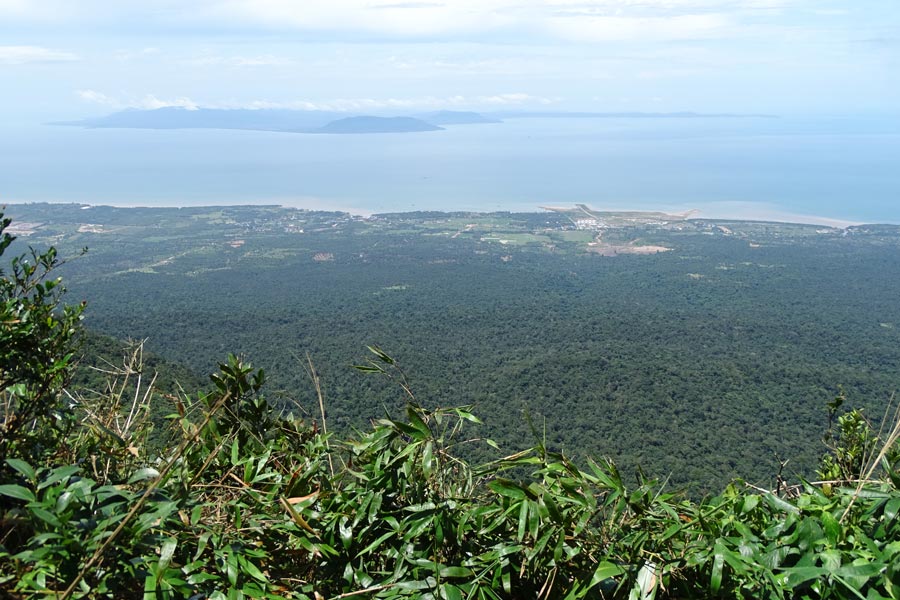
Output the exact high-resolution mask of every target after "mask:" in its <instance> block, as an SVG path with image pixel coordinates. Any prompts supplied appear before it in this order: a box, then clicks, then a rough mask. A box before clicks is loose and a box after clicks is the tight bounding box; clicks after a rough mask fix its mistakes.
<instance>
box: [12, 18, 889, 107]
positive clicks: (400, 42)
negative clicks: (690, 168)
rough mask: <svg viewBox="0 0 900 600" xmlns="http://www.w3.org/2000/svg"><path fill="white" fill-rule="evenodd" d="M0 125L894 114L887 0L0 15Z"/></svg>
mask: <svg viewBox="0 0 900 600" xmlns="http://www.w3.org/2000/svg"><path fill="white" fill-rule="evenodd" d="M0 90H2V93H0V119H2V120H3V122H9V121H10V120H23V121H29V120H53V119H59V120H64V119H77V118H83V117H91V116H98V115H103V114H107V113H110V112H113V111H116V110H122V109H125V108H145V109H149V108H158V107H163V106H183V107H186V108H197V107H225V108H238V107H240V108H266V107H278V108H297V109H327V110H343V111H349V112H355V113H377V112H380V111H396V112H404V111H408V112H412V111H427V110H434V109H458V110H464V109H466V110H483V111H486V110H498V109H502V110H508V109H521V110H593V111H623V110H627V111H648V112H670V111H698V112H740V113H767V114H807V113H811V114H842V115H849V114H854V115H859V114H863V115H865V114H873V115H878V114H885V113H897V112H900V2H898V1H896V0H743V1H740V0H571V1H570V0H531V1H528V2H521V1H511V0H449V1H441V0H412V1H404V0H327V1H326V0H188V1H186V0H0Z"/></svg>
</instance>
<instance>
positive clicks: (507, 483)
mask: <svg viewBox="0 0 900 600" xmlns="http://www.w3.org/2000/svg"><path fill="white" fill-rule="evenodd" d="M488 487H489V488H491V489H492V490H493V491H494V492H496V493H498V494H500V495H501V496H505V497H507V498H512V499H514V500H521V499H523V498H525V495H526V494H525V490H524V489H523V488H522V486H520V485H519V484H517V483H516V482H514V481H511V480H509V479H494V480H493V481H491V482H490V483H488Z"/></svg>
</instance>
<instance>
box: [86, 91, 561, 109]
mask: <svg viewBox="0 0 900 600" xmlns="http://www.w3.org/2000/svg"><path fill="white" fill-rule="evenodd" d="M75 94H76V95H77V96H78V97H79V98H80V99H81V100H83V101H85V102H90V103H92V104H100V105H103V106H108V107H110V108H113V109H116V110H121V109H125V108H138V109H143V110H154V109H157V108H167V107H173V106H178V107H182V108H186V109H188V110H197V109H199V108H232V109H234V108H246V109H251V110H259V109H289V110H325V111H335V112H364V111H374V110H426V109H441V108H460V107H469V108H477V107H491V106H494V107H496V106H528V105H532V106H534V105H541V106H546V105H548V104H554V103H556V102H559V101H560V99H558V98H545V97H542V96H533V95H531V94H524V93H507V94H495V95H486V96H461V95H456V96H443V97H439V96H419V97H412V98H335V99H332V100H322V101H312V100H290V101H282V102H275V101H270V100H251V101H247V102H220V103H212V104H206V103H198V102H195V101H194V100H192V99H190V98H187V97H183V96H182V97H177V98H174V99H172V100H163V99H160V98H158V97H157V96H155V95H153V94H148V95H145V96H143V97H140V98H130V99H125V100H123V99H120V98H115V97H112V96H108V95H107V94H104V93H102V92H98V91H96V90H78V91H76V92H75Z"/></svg>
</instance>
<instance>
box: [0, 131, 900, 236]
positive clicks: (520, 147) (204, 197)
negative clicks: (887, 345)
mask: <svg viewBox="0 0 900 600" xmlns="http://www.w3.org/2000/svg"><path fill="white" fill-rule="evenodd" d="M898 158H900V119H895V120H885V119H883V118H881V119H878V120H865V119H849V118H835V119H824V118H818V119H809V118H790V117H782V118H704V119H699V118H695V119H618V118H616V119H552V118H542V119H509V120H507V121H505V122H504V123H501V124H490V125H466V126H452V127H448V128H447V130H446V131H438V132H432V133H416V134H372V135H308V134H290V133H269V132H258V131H234V130H140V129H80V128H75V127H60V126H49V125H42V126H11V127H6V128H5V130H4V135H3V136H2V138H0V164H2V167H0V194H2V196H0V201H3V202H25V201H52V202H84V203H90V204H113V205H123V206H124V205H144V206H195V205H208V204H233V203H254V204H258V203H267V204H271V203H275V204H285V205H292V206H298V207H303V208H310V209H340V210H349V211H351V212H355V213H377V212H394V211H411V210H445V211H449V210H472V211H496V210H509V211H534V210H537V209H538V206H545V205H567V204H573V203H582V202H583V203H587V204H589V205H591V206H593V207H595V208H598V209H629V210H687V209H691V208H697V209H699V210H700V211H701V213H700V215H699V216H706V217H740V218H772V219H785V220H814V219H810V218H809V217H812V216H815V217H822V218H825V219H835V220H837V221H855V222H900V202H898V200H900V169H897V168H896V166H897V161H898Z"/></svg>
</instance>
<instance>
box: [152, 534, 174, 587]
mask: <svg viewBox="0 0 900 600" xmlns="http://www.w3.org/2000/svg"><path fill="white" fill-rule="evenodd" d="M177 545H178V540H176V539H175V538H173V537H168V538H166V539H165V540H164V541H163V543H162V546H161V547H160V549H159V562H157V563H156V583H157V585H159V580H160V579H161V578H162V576H163V574H164V573H165V572H166V569H167V568H169V563H171V562H172V557H173V556H174V555H175V547H176V546H177Z"/></svg>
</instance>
